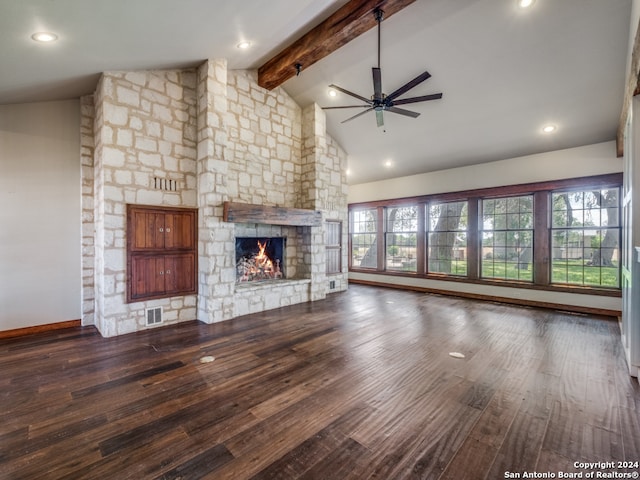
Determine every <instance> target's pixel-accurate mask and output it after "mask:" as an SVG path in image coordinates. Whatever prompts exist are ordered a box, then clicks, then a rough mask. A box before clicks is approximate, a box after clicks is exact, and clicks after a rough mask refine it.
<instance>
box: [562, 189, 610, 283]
mask: <svg viewBox="0 0 640 480" xmlns="http://www.w3.org/2000/svg"><path fill="white" fill-rule="evenodd" d="M619 194H620V190H619V189H618V188H608V189H603V190H600V189H584V190H580V191H563V192H554V193H553V194H552V199H551V209H552V212H551V217H552V222H551V257H552V258H551V282H552V283H561V284H574V285H590V286H602V287H614V288H617V287H619V285H620V262H619V260H620V259H619V255H620V248H619V246H620V226H619V225H620V223H619V217H620V208H619Z"/></svg>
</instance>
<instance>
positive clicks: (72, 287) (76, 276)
mask: <svg viewBox="0 0 640 480" xmlns="http://www.w3.org/2000/svg"><path fill="white" fill-rule="evenodd" d="M79 132H80V106H79V102H78V100H68V101H59V102H46V103H33V104H21V105H2V106H0V225H1V226H2V227H1V228H0V331H2V330H11V329H15V328H23V327H30V326H36V325H42V324H47V323H53V322H61V321H66V320H77V319H79V318H80V316H81V313H80V307H81V305H80V288H81V273H80V261H81V252H80V165H79V152H80V133H79Z"/></svg>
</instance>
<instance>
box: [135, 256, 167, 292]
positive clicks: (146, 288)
mask: <svg viewBox="0 0 640 480" xmlns="http://www.w3.org/2000/svg"><path fill="white" fill-rule="evenodd" d="M131 270H132V271H131V279H130V281H131V287H130V288H131V299H136V298H147V297H153V296H157V295H163V294H164V293H165V291H166V287H165V259H164V257H162V256H145V255H135V256H133V257H132V259H131Z"/></svg>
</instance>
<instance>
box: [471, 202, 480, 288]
mask: <svg viewBox="0 0 640 480" xmlns="http://www.w3.org/2000/svg"><path fill="white" fill-rule="evenodd" d="M479 203H480V201H479V199H478V198H470V199H469V200H468V204H467V212H468V220H467V277H468V278H470V279H473V280H476V279H478V278H479V277H480V252H481V251H482V249H481V248H480V241H481V238H480V232H479V226H480V220H479V218H478V217H479V215H480V209H479V208H478V205H479Z"/></svg>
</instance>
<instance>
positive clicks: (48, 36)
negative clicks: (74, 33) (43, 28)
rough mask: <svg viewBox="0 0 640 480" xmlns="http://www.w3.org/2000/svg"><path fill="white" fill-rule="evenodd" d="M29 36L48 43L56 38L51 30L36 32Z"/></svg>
mask: <svg viewBox="0 0 640 480" xmlns="http://www.w3.org/2000/svg"><path fill="white" fill-rule="evenodd" d="M31 38H32V39H33V40H35V41H36V42H41V43H49V42H55V41H56V40H57V39H58V36H57V35H56V34H55V33H51V32H37V33H34V34H33V35H31Z"/></svg>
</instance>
